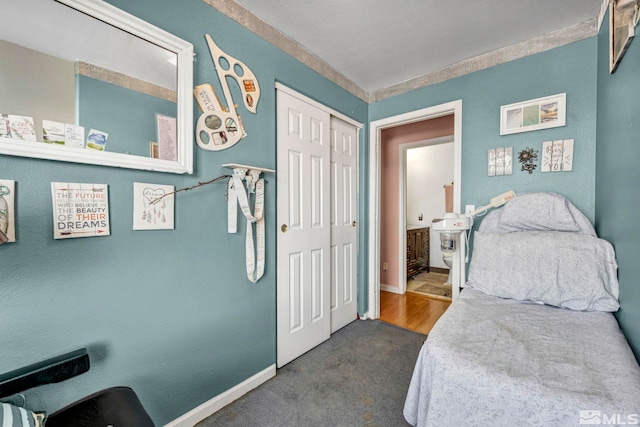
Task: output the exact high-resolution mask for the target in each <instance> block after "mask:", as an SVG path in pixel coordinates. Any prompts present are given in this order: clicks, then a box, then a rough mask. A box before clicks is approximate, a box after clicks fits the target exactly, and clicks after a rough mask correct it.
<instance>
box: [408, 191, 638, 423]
mask: <svg viewBox="0 0 640 427" xmlns="http://www.w3.org/2000/svg"><path fill="white" fill-rule="evenodd" d="M514 201H515V203H513V202H514ZM512 203H513V204H512ZM532 203H533V204H534V205H535V206H533V205H532ZM532 206H533V208H532ZM525 208H526V209H525ZM503 209H505V210H504V211H502V210H498V211H494V212H492V213H491V214H490V216H489V215H488V216H487V218H486V219H485V221H483V224H481V227H480V228H479V233H476V236H475V243H476V247H475V248H474V255H473V256H474V259H472V264H471V266H470V271H469V282H468V283H467V287H466V288H465V289H463V291H462V292H461V293H460V296H459V297H458V298H457V299H456V301H455V302H454V303H453V304H452V305H451V307H450V308H449V309H448V310H447V312H446V313H445V314H444V315H443V316H442V317H441V318H440V320H439V321H438V322H437V323H436V325H435V326H434V328H433V329H432V331H431V332H430V333H429V336H428V338H427V340H426V342H425V344H424V346H423V347H422V349H421V351H420V354H419V357H418V360H417V362H416V366H415V370H414V373H413V377H412V380H411V384H410V387H409V391H408V394H407V398H406V402H405V407H404V416H405V418H406V420H407V421H408V422H409V423H410V424H411V425H414V426H436V427H440V426H467V425H469V426H471V425H473V426H528V425H537V426H577V425H581V424H592V425H593V424H596V425H598V424H633V423H635V424H638V423H639V422H640V415H639V414H640V367H639V366H638V362H637V361H636V359H635V357H634V355H633V353H632V351H631V349H630V347H629V345H628V343H627V341H626V339H625V337H624V335H623V334H622V332H621V331H620V329H619V327H618V323H617V321H616V319H615V318H614V316H613V314H612V313H611V312H613V311H615V310H617V308H618V304H617V297H618V288H617V279H616V278H615V271H616V265H615V258H613V248H612V247H611V245H609V244H608V242H606V241H603V240H602V239H598V238H597V237H596V236H595V231H593V227H592V226H591V224H590V223H589V222H588V220H587V219H586V218H585V217H584V216H583V215H582V214H581V213H580V212H579V211H577V209H575V207H573V205H571V203H570V202H569V201H567V200H566V199H564V198H563V197H562V196H558V195H555V194H550V193H530V195H524V196H518V197H516V198H515V199H513V200H512V201H510V202H509V203H507V205H506V206H505V208H503ZM523 209H524V210H523ZM525 211H526V212H525ZM567 213H570V217H569V216H566V215H565V214H567ZM563 215H564V219H566V220H567V221H565V222H564V223H563V221H562V220H559V218H560V219H562V218H563ZM514 217H517V218H518V219H517V220H513V218H514ZM569 219H571V221H573V223H574V225H569V222H571V221H569ZM585 221H586V222H585ZM485 222H486V223H485ZM516 223H517V224H516ZM514 224H516V227H515V229H512V228H510V227H511V226H513V225H514ZM558 228H560V229H562V228H568V229H567V230H564V231H560V232H559V231H557V229H558ZM514 233H520V234H514ZM523 233H524V234H523ZM558 233H560V234H558ZM479 237H480V238H479ZM523 242H524V243H523ZM585 248H586V249H585ZM489 249H491V250H489ZM476 251H477V253H476ZM576 254H577V255H576ZM476 255H477V257H476ZM593 259H598V260H601V263H597V262H595V261H594V262H591V261H592V260H593ZM593 264H597V265H593ZM527 267H528V268H527ZM594 275H595V276H597V277H596V278H595V279H594V278H593V276H594ZM598 287H599V288H598ZM496 295H497V296H496ZM583 296H584V297H583ZM531 301H535V302H531ZM543 303H544V304H543ZM551 304H552V305H551Z"/></svg>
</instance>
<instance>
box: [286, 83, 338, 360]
mask: <svg viewBox="0 0 640 427" xmlns="http://www.w3.org/2000/svg"><path fill="white" fill-rule="evenodd" d="M276 101H277V117H278V120H277V138H278V155H277V163H278V166H277V170H278V174H277V191H278V197H277V224H278V227H279V230H278V239H277V240H278V250H277V258H278V259H277V266H278V268H277V311H278V313H277V340H278V342H277V345H278V352H277V353H278V355H277V366H278V367H281V366H283V365H285V364H287V363H288V362H290V361H291V360H293V359H295V358H296V357H298V356H299V355H301V354H303V353H305V352H306V351H308V350H310V349H312V348H313V347H315V346H317V345H318V344H320V343H322V342H323V341H325V340H327V339H328V338H329V336H330V327H331V319H330V311H329V287H328V283H329V277H330V272H331V269H330V254H329V246H330V228H329V227H330V224H329V214H330V210H329V207H330V203H329V200H330V199H329V190H330V175H329V159H330V153H329V148H330V126H329V120H330V115H329V114H328V113H327V112H324V111H322V110H320V109H319V108H317V107H314V106H312V105H309V104H307V103H305V102H303V101H301V100H299V99H297V98H294V97H293V96H291V95H289V94H287V93H283V92H281V91H277V98H276Z"/></svg>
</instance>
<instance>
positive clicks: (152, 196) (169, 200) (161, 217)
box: [133, 182, 175, 230]
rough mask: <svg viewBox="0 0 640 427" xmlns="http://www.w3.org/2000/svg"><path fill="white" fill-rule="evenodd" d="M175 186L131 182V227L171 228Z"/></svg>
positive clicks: (172, 224)
mask: <svg viewBox="0 0 640 427" xmlns="http://www.w3.org/2000/svg"><path fill="white" fill-rule="evenodd" d="M174 190H175V188H174V187H173V186H172V185H159V184H145V183H142V182H134V183H133V229H134V230H173V228H174V220H173V213H174V199H175V194H174V193H173V191H174Z"/></svg>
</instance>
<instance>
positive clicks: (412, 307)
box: [380, 291, 451, 334]
mask: <svg viewBox="0 0 640 427" xmlns="http://www.w3.org/2000/svg"><path fill="white" fill-rule="evenodd" d="M449 304H451V303H450V302H449V301H440V300H437V299H432V298H429V297H426V296H423V295H420V294H417V293H413V292H407V293H405V294H404V295H400V294H394V293H391V292H384V291H381V292H380V320H382V321H383V322H387V323H391V324H392V325H396V326H400V327H401V328H405V329H410V330H412V331H416V332H420V333H422V334H428V333H429V331H431V328H432V327H433V325H434V324H435V323H436V321H437V320H438V319H439V318H440V316H442V314H443V313H444V312H445V311H446V310H447V308H449Z"/></svg>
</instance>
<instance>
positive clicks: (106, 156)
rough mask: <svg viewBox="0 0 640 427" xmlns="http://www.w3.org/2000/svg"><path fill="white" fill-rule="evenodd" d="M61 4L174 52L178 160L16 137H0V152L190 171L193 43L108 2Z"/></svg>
mask: <svg viewBox="0 0 640 427" xmlns="http://www.w3.org/2000/svg"><path fill="white" fill-rule="evenodd" d="M55 1H56V2H58V3H61V4H62V5H64V6H68V7H71V8H73V9H76V10H78V11H79V12H82V13H85V14H87V15H89V16H91V17H94V18H96V19H99V20H101V21H104V22H106V23H108V24H110V25H112V26H114V27H116V28H119V29H121V30H123V31H126V32H128V33H131V34H133V35H134V36H137V37H140V38H141V39H144V40H147V41H149V42H151V43H153V44H156V45H158V46H160V47H162V48H164V49H167V50H168V51H171V52H174V53H175V54H176V55H177V67H178V82H177V93H176V97H177V117H176V122H177V135H176V145H177V156H178V160H177V161H170V160H160V159H153V158H150V157H143V156H135V155H130V154H124V153H113V152H109V151H93V150H87V149H84V148H73V147H64V146H59V145H58V146H56V144H46V143H44V142H31V141H17V140H14V139H10V138H2V137H0V154H6V155H10V156H20V157H32V158H39V159H48V160H59V161H64V162H73V163H86V164H93V165H102V166H115V167H122V168H129V169H142V170H151V171H158V172H170V173H178V174H192V173H193V101H192V99H191V97H192V89H193V45H192V44H191V43H189V42H187V41H185V40H182V39H180V38H178V37H176V36H174V35H173V34H170V33H168V32H166V31H164V30H162V29H160V28H158V27H155V26H153V25H151V24H150V23H148V22H145V21H143V20H141V19H139V18H137V17H135V16H133V15H130V14H128V13H127V12H124V11H123V10H121V9H118V8H117V7H115V6H112V5H110V4H108V3H105V2H102V1H95V0H55Z"/></svg>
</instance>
